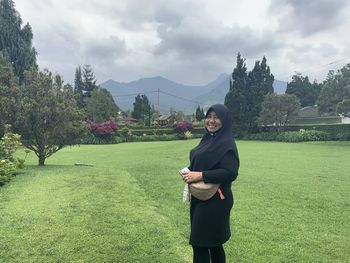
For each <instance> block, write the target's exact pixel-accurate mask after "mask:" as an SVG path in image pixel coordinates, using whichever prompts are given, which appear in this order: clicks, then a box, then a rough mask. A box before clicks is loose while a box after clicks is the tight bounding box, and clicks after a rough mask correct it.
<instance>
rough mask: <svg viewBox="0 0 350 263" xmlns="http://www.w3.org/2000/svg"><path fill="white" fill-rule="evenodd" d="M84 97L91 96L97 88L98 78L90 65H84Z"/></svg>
mask: <svg viewBox="0 0 350 263" xmlns="http://www.w3.org/2000/svg"><path fill="white" fill-rule="evenodd" d="M83 85H84V97H85V98H90V97H91V92H92V91H93V90H95V89H97V85H96V78H95V75H94V72H93V70H92V68H91V66H90V65H85V66H84V67H83Z"/></svg>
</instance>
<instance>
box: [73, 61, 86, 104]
mask: <svg viewBox="0 0 350 263" xmlns="http://www.w3.org/2000/svg"><path fill="white" fill-rule="evenodd" d="M74 93H75V95H76V100H77V105H78V107H79V108H80V109H81V108H83V107H84V106H85V104H84V83H83V77H82V72H81V67H80V66H79V67H77V68H76V69H75V77H74Z"/></svg>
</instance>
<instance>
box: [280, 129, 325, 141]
mask: <svg viewBox="0 0 350 263" xmlns="http://www.w3.org/2000/svg"><path fill="white" fill-rule="evenodd" d="M329 139H330V134H329V133H327V132H324V131H316V130H303V129H300V130H299V131H290V132H282V133H280V134H278V136H277V137H276V140H277V141H281V142H305V141H327V140H329Z"/></svg>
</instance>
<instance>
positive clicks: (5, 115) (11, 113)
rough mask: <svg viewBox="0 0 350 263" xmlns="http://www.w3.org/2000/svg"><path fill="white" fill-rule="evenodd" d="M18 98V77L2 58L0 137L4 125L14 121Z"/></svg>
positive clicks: (0, 66)
mask: <svg viewBox="0 0 350 263" xmlns="http://www.w3.org/2000/svg"><path fill="white" fill-rule="evenodd" d="M0 60H1V55H0ZM20 99H21V95H20V89H19V87H18V78H17V77H16V76H15V75H14V73H13V69H12V66H11V65H10V64H8V63H6V62H5V61H4V60H3V61H2V62H0V138H1V137H2V136H3V135H4V130H5V125H6V124H9V125H13V124H14V123H15V121H16V119H17V117H18V114H19V111H18V105H19V102H20Z"/></svg>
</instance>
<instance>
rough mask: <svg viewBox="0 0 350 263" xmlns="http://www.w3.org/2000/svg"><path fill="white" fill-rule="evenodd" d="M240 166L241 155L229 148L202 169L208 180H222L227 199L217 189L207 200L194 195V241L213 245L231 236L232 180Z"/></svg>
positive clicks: (206, 181)
mask: <svg viewBox="0 0 350 263" xmlns="http://www.w3.org/2000/svg"><path fill="white" fill-rule="evenodd" d="M238 167H239V158H238V156H236V153H235V151H232V150H229V151H228V152H226V153H225V155H224V156H223V157H222V159H221V160H220V161H219V162H218V163H217V164H216V165H215V166H214V167H213V168H212V169H210V170H205V171H202V172H203V181H204V182H205V183H215V184H220V189H221V191H222V193H223V195H224V200H222V199H221V198H220V195H219V193H218V192H217V193H216V194H215V195H214V196H213V197H212V198H211V199H209V200H207V201H201V200H199V199H197V198H195V197H194V196H192V197H191V208H190V218H191V236H190V244H191V245H193V246H200V247H214V246H218V245H221V244H223V243H225V242H226V241H227V240H228V239H229V238H230V236H231V231H230V211H231V208H232V206H233V195H232V191H231V184H232V181H234V180H235V179H236V177H237V175H238Z"/></svg>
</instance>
